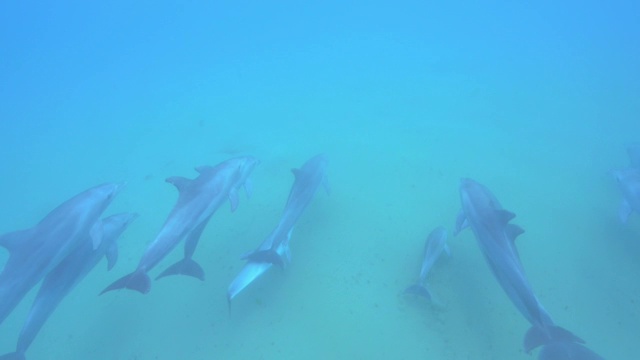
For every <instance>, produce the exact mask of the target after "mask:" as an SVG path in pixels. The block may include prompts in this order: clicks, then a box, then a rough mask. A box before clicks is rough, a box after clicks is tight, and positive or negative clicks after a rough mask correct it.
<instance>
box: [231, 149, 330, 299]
mask: <svg viewBox="0 0 640 360" xmlns="http://www.w3.org/2000/svg"><path fill="white" fill-rule="evenodd" d="M327 165H328V161H327V158H326V157H325V156H324V155H322V154H320V155H316V156H314V157H312V158H311V159H309V160H308V161H307V162H305V163H304V164H303V165H302V167H301V168H300V169H293V170H292V172H293V174H294V176H295V180H294V182H293V185H292V187H291V191H290V192H289V198H288V199H287V203H286V205H285V208H284V210H283V212H282V216H281V218H280V221H279V222H278V225H277V226H276V227H275V229H273V231H271V233H270V234H269V236H267V238H266V239H265V240H264V241H263V242H262V243H261V244H260V246H258V248H257V249H256V250H255V251H253V252H249V253H248V254H246V255H244V256H242V259H245V260H247V263H246V264H245V266H244V267H243V268H242V270H240V273H239V274H238V275H237V276H236V277H235V279H234V280H233V281H232V282H231V284H230V285H229V288H228V289H227V300H228V301H229V304H231V300H232V299H233V298H234V297H235V296H236V295H238V294H239V293H240V292H241V291H242V290H243V289H244V288H246V287H247V286H248V285H249V284H251V283H252V282H253V281H255V280H256V279H257V278H258V277H260V276H261V275H262V274H263V273H265V272H266V271H267V270H269V269H270V268H271V266H273V265H274V264H278V265H280V266H282V267H284V266H285V265H286V264H289V262H291V252H290V250H289V242H290V239H291V232H292V231H293V228H294V226H295V224H296V221H297V220H298V218H299V217H300V215H302V212H303V211H304V209H305V208H306V207H307V205H309V203H310V202H311V200H312V199H313V197H314V195H315V193H316V190H317V189H318V187H319V186H320V185H321V184H322V185H323V186H324V187H325V190H326V191H327V192H329V185H328V182H327V177H326V168H327Z"/></svg>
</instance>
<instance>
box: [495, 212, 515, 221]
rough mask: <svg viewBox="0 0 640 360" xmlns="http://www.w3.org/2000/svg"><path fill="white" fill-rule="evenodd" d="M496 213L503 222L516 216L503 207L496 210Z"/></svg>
mask: <svg viewBox="0 0 640 360" xmlns="http://www.w3.org/2000/svg"><path fill="white" fill-rule="evenodd" d="M496 215H497V216H498V218H499V219H500V221H502V222H503V223H504V224H507V223H509V221H511V220H512V219H513V218H514V217H516V214H514V213H512V212H511V211H509V210H505V209H500V210H496Z"/></svg>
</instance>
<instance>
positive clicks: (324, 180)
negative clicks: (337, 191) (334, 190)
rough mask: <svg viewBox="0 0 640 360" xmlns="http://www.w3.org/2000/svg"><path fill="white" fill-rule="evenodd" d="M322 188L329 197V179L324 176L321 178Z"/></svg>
mask: <svg viewBox="0 0 640 360" xmlns="http://www.w3.org/2000/svg"><path fill="white" fill-rule="evenodd" d="M322 187H323V188H324V191H325V192H326V193H327V195H331V186H330V185H329V179H328V178H327V177H326V176H325V177H323V178H322Z"/></svg>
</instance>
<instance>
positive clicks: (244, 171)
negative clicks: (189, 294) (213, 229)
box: [100, 156, 258, 294]
mask: <svg viewBox="0 0 640 360" xmlns="http://www.w3.org/2000/svg"><path fill="white" fill-rule="evenodd" d="M257 164H258V160H257V159H256V158H254V157H250V156H247V157H237V158H232V159H229V160H226V161H223V162H222V163H220V164H218V165H216V166H213V167H211V166H201V167H198V168H196V171H198V172H199V173H200V175H199V176H198V177H197V178H195V179H193V180H190V179H186V178H183V177H179V176H174V177H170V178H168V179H167V180H166V181H167V182H169V183H171V184H173V185H175V187H176V188H177V189H178V192H179V196H178V201H177V203H176V205H175V206H174V207H173V209H172V210H171V213H170V214H169V216H168V217H167V220H166V221H165V223H164V225H163V226H162V229H161V230H160V232H159V233H158V235H157V236H156V238H155V239H154V240H153V242H152V243H151V244H149V246H148V247H147V249H146V250H145V253H144V254H143V255H142V258H141V259H140V262H139V263H138V267H137V268H136V270H135V271H134V272H132V273H131V274H128V275H125V276H124V277H122V278H120V279H118V280H116V281H115V282H114V283H113V284H111V285H109V286H108V287H107V288H105V289H104V290H103V291H102V292H101V293H100V294H104V293H105V292H107V291H111V290H116V289H123V288H126V289H131V290H136V291H138V292H140V293H142V294H146V293H148V292H149V290H151V279H150V278H149V275H148V274H147V272H148V271H150V270H151V269H153V268H154V267H155V266H156V265H157V264H158V263H159V262H160V261H161V260H162V259H164V257H165V256H167V254H169V252H171V250H173V249H174V248H175V247H176V246H177V245H178V243H180V241H181V240H182V239H185V238H187V242H186V243H185V257H184V259H183V260H180V261H179V262H178V263H176V264H174V265H172V266H171V267H169V268H168V269H167V271H165V272H164V273H163V274H162V275H163V276H164V275H171V274H183V275H190V276H194V277H196V278H203V276H204V272H203V271H202V268H201V267H200V265H198V264H197V263H196V262H195V261H193V259H192V258H191V256H192V255H193V251H194V250H195V247H196V245H197V243H198V240H199V237H200V234H201V233H202V230H203V229H204V227H205V226H206V223H207V221H208V220H209V219H210V218H211V216H212V215H213V213H215V211H216V210H217V209H218V208H219V207H220V206H221V205H222V204H223V203H224V202H225V201H226V200H227V199H229V201H230V203H231V210H232V211H234V210H235V209H236V208H237V207H238V189H239V188H240V187H242V186H245V188H247V189H248V188H250V183H249V179H248V176H249V174H251V172H252V171H253V169H254V168H255V166H256V165H257ZM247 191H248V192H249V190H247Z"/></svg>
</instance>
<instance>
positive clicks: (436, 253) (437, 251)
mask: <svg viewBox="0 0 640 360" xmlns="http://www.w3.org/2000/svg"><path fill="white" fill-rule="evenodd" d="M443 252H444V253H446V254H447V255H450V254H451V252H450V250H449V246H448V245H447V229H445V228H444V226H438V227H437V228H435V229H433V231H431V233H430V234H429V236H428V237H427V240H426V241H425V244H424V252H423V260H422V267H421V268H420V277H419V278H418V282H416V283H415V284H413V285H411V286H409V287H408V288H406V289H405V290H404V293H405V294H415V295H419V296H423V297H425V298H427V299H429V300H431V292H430V291H429V288H428V286H427V284H426V281H427V275H429V271H430V270H431V268H432V267H433V265H434V264H435V263H436V261H438V259H439V258H440V256H441V255H442V253H443Z"/></svg>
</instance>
